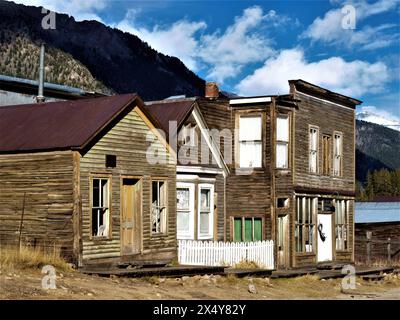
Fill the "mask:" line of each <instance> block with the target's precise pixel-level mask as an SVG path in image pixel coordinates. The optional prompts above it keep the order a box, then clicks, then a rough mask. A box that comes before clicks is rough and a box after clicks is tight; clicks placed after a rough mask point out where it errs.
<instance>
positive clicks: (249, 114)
mask: <svg viewBox="0 0 400 320" xmlns="http://www.w3.org/2000/svg"><path fill="white" fill-rule="evenodd" d="M241 117H243V118H245V117H249V118H251V117H260V118H261V140H252V141H257V142H260V143H261V159H260V166H259V167H242V166H241V165H240V142H241V141H240V118H241ZM235 128H236V134H235V167H236V169H238V170H260V169H262V168H264V150H265V149H264V141H265V135H264V132H265V117H264V113H263V112H262V111H260V110H256V111H253V110H250V111H249V110H241V111H237V112H236V114H235Z"/></svg>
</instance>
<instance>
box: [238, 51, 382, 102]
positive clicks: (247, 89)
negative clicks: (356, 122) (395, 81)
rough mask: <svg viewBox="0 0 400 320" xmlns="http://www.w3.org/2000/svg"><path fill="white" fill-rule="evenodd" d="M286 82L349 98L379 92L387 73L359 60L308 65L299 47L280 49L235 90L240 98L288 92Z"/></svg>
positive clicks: (336, 60) (320, 61)
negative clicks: (301, 82)
mask: <svg viewBox="0 0 400 320" xmlns="http://www.w3.org/2000/svg"><path fill="white" fill-rule="evenodd" d="M289 79H303V80H305V81H308V82H311V83H314V84H316V85H319V86H322V87H325V88H328V89H330V90H332V91H336V92H338V93H341V94H344V95H349V96H353V97H360V96H361V95H362V94H364V93H366V92H368V93H374V92H380V91H382V90H383V88H384V85H385V84H386V82H387V81H388V80H389V71H388V69H387V67H386V65H385V64H384V63H382V62H376V63H369V62H366V61H361V60H354V61H350V62H347V61H345V60H343V59H342V58H341V57H331V58H328V59H323V60H319V61H316V62H308V61H307V60H306V59H305V57H304V52H303V50H302V49H300V48H295V49H290V50H283V51H281V52H280V53H279V54H278V55H277V56H275V57H273V58H270V59H267V60H266V62H265V64H264V65H263V66H262V67H261V68H259V69H257V70H255V71H254V73H253V74H251V75H249V76H247V77H246V78H244V79H243V80H242V81H241V82H240V83H239V84H238V85H237V86H236V90H237V91H238V92H239V94H242V95H247V96H249V95H260V94H277V93H280V94H282V93H286V92H288V89H289V88H288V82H287V81H288V80H289Z"/></svg>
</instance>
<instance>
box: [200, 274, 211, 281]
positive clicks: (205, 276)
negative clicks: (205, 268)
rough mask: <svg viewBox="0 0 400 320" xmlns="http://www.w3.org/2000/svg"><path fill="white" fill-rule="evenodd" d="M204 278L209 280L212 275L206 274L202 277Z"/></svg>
mask: <svg viewBox="0 0 400 320" xmlns="http://www.w3.org/2000/svg"><path fill="white" fill-rule="evenodd" d="M202 279H204V280H209V279H210V276H209V275H208V274H205V275H204V276H203V277H202Z"/></svg>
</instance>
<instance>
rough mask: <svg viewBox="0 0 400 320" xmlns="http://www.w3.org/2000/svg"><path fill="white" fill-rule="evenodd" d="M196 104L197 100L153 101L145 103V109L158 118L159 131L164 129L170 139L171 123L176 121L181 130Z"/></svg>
mask: <svg viewBox="0 0 400 320" xmlns="http://www.w3.org/2000/svg"><path fill="white" fill-rule="evenodd" d="M195 102H196V100H195V99H177V100H162V101H151V102H146V103H145V109H147V110H148V112H149V113H150V114H151V115H152V116H153V117H154V118H156V120H157V121H158V126H157V127H158V129H162V130H163V131H164V132H165V134H166V136H167V138H168V135H169V122H170V121H176V122H177V127H178V128H180V127H181V125H182V124H183V122H184V121H185V120H186V118H187V116H188V115H189V113H190V112H191V111H192V110H193V108H194V104H195Z"/></svg>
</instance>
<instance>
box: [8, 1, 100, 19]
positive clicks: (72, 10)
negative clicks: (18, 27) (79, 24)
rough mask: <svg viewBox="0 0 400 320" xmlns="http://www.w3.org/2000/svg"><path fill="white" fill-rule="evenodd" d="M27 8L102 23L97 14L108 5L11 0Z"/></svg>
mask: <svg viewBox="0 0 400 320" xmlns="http://www.w3.org/2000/svg"><path fill="white" fill-rule="evenodd" d="M13 1H14V2H15V3H21V4H24V5H28V6H37V7H39V6H42V7H44V8H46V9H48V10H51V11H55V12H58V13H66V14H69V15H71V16H73V17H74V18H75V20H77V21H83V20H97V21H99V22H103V21H102V19H101V18H100V16H99V15H98V13H99V12H100V11H102V10H104V9H105V8H106V7H107V5H108V3H107V1H106V0H86V1H81V0H13Z"/></svg>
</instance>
